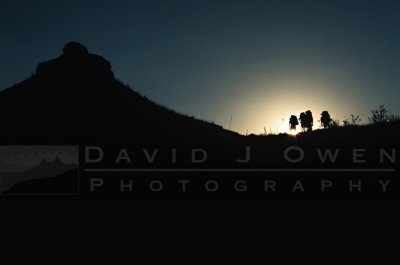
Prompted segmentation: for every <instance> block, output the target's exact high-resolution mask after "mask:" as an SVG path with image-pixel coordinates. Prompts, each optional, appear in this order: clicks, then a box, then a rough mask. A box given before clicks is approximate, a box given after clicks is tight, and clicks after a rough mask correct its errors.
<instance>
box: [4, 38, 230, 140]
mask: <svg viewBox="0 0 400 265" xmlns="http://www.w3.org/2000/svg"><path fill="white" fill-rule="evenodd" d="M111 69H112V68H111V64H110V63H109V62H108V61H107V60H106V59H104V58H103V57H101V56H99V55H95V54H91V53H90V52H89V51H88V49H87V48H86V47H85V46H83V45H82V44H80V43H76V42H71V43H68V44H67V45H66V46H65V47H64V49H63V54H62V55H61V56H59V57H58V58H56V59H53V60H50V61H47V62H44V63H40V64H39V65H38V67H37V69H36V73H35V74H34V75H32V77H30V78H28V79H27V80H25V81H23V82H22V83H20V84H17V85H15V86H13V87H11V88H8V89H6V90H4V91H0V118H1V122H2V139H3V141H4V140H6V141H7V142H20V141H28V142H29V141H35V142H37V141H46V142H48V141H53V142H60V141H70V142H73V143H77V142H85V143H86V142H87V141H91V140H94V141H97V140H100V141H102V142H107V141H109V142H116V141H121V142H126V141H130V142H132V141H138V142H142V141H144V140H149V141H153V140H160V141H163V139H164V140H165V141H170V140H176V141H186V140H190V139H191V140H193V139H207V140H209V139H216V140H219V139H226V137H229V136H233V137H236V136H237V134H235V133H232V132H230V131H227V130H224V129H223V128H222V127H221V126H218V125H215V124H212V123H209V122H204V121H200V120H197V119H195V118H192V117H188V116H185V115H181V114H178V113H176V112H174V111H172V110H169V109H167V108H165V107H162V106H160V105H157V104H156V103H154V102H152V101H150V100H148V99H147V98H145V97H143V96H141V95H140V94H138V93H137V92H135V91H133V90H132V89H131V88H129V87H128V86H125V85H123V84H122V83H121V82H119V81H118V80H116V79H115V78H114V74H113V72H112V70H111Z"/></svg>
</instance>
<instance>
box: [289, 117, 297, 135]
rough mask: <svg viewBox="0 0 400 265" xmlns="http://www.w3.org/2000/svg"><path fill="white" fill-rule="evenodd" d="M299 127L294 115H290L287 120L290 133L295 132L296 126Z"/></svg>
mask: <svg viewBox="0 0 400 265" xmlns="http://www.w3.org/2000/svg"><path fill="white" fill-rule="evenodd" d="M297 125H299V121H298V120H297V117H296V115H292V116H290V120H289V128H290V131H293V130H294V131H296V126H297Z"/></svg>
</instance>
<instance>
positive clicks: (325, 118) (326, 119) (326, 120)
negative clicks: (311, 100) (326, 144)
mask: <svg viewBox="0 0 400 265" xmlns="http://www.w3.org/2000/svg"><path fill="white" fill-rule="evenodd" d="M331 121H332V119H331V115H330V114H329V112H328V111H326V110H325V111H323V112H322V113H321V125H322V126H324V128H325V129H327V128H328V127H329V125H330V123H331Z"/></svg>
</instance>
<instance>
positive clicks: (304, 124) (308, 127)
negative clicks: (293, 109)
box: [300, 110, 314, 132]
mask: <svg viewBox="0 0 400 265" xmlns="http://www.w3.org/2000/svg"><path fill="white" fill-rule="evenodd" d="M300 123H301V129H302V131H303V132H305V131H307V132H310V131H312V127H313V125H314V118H313V116H312V112H311V111H310V110H308V111H306V112H302V113H300Z"/></svg>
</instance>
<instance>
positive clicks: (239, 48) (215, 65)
mask: <svg viewBox="0 0 400 265" xmlns="http://www.w3.org/2000/svg"><path fill="white" fill-rule="evenodd" d="M8 2H9V3H5V2H4V1H2V2H1V3H0V34H1V35H0V36H1V39H0V48H1V49H0V77H1V78H0V88H6V87H9V86H11V85H12V84H14V83H17V82H19V81H22V80H23V79H25V78H26V77H28V76H30V75H31V74H32V73H33V72H34V70H35V68H36V64H37V63H39V62H41V61H44V60H48V59H50V58H54V57H56V56H58V55H59V54H60V53H61V50H62V47H63V45H64V44H65V43H66V42H68V41H71V40H75V41H80V42H82V43H83V44H84V45H86V46H87V47H88V49H89V51H91V52H92V53H97V54H100V55H102V56H104V57H105V58H106V59H108V60H109V61H111V63H112V65H113V70H114V73H115V74H116V76H117V77H118V78H119V79H120V80H121V81H123V82H124V83H128V84H130V86H131V87H132V88H134V89H135V90H137V91H138V92H140V93H141V94H143V95H146V96H147V97H149V98H150V99H153V100H154V101H156V102H158V103H160V104H162V105H165V106H168V107H170V108H173V109H175V110H177V111H179V112H182V113H186V114H190V115H195V116H196V117H198V118H202V119H206V120H210V121H215V122H216V123H218V124H221V125H223V126H224V127H228V124H229V120H230V116H231V115H233V122H232V129H233V130H236V131H239V132H242V133H245V132H246V131H247V130H249V132H254V133H260V132H262V131H263V130H264V127H266V128H267V130H270V129H271V130H274V131H275V130H278V131H280V130H282V119H285V120H284V128H285V129H286V127H287V126H286V123H287V122H288V118H289V116H290V115H291V114H296V115H298V114H299V113H300V112H301V111H305V110H307V109H311V110H312V111H313V112H314V116H315V117H316V118H317V119H318V118H319V114H320V113H321V112H322V110H325V109H326V110H328V111H329V112H330V113H331V115H332V116H333V117H334V118H337V119H339V120H343V119H344V118H345V117H346V116H347V117H348V116H350V114H352V113H354V114H359V115H361V116H362V117H363V119H364V121H366V120H367V117H368V116H369V111H370V109H372V108H375V107H377V106H378V105H379V104H385V105H386V106H387V107H388V108H389V109H391V110H392V111H393V112H400V107H399V104H398V101H399V100H400V92H399V90H398V86H399V83H400V75H399V73H398V72H399V66H400V45H399V41H400V2H398V1H371V0H370V1H368V0H364V1H361V0H353V1H352V0H347V1H346V0H340V1H285V0H279V1H267V0H265V1H261V0H229V1H228V0H213V1H207V0H181V1H177V0H169V1H168V0H163V1H161V0H157V1H152V0H145V1H134V0H131V1H122V0H114V1H102V0H99V1H96V2H94V1H82V0H81V1H73V0H69V1H48V0H43V1H31V0H15V1H8Z"/></svg>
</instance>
